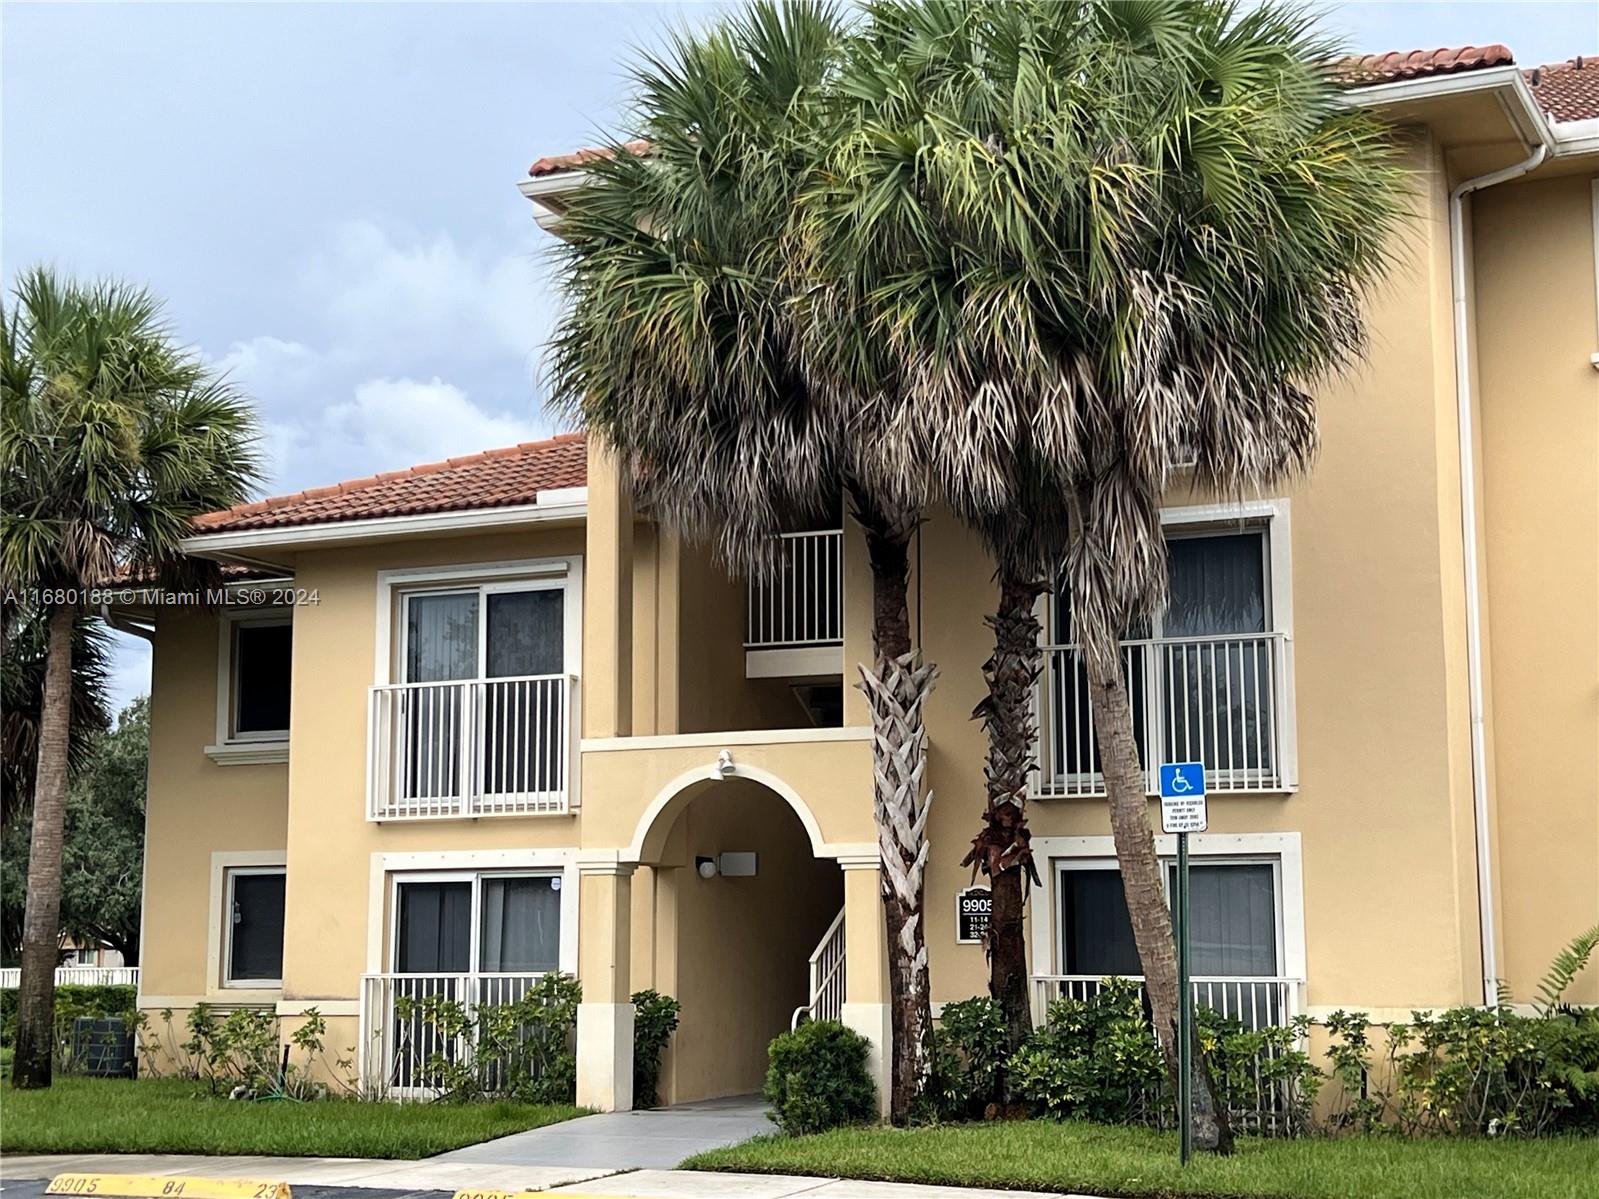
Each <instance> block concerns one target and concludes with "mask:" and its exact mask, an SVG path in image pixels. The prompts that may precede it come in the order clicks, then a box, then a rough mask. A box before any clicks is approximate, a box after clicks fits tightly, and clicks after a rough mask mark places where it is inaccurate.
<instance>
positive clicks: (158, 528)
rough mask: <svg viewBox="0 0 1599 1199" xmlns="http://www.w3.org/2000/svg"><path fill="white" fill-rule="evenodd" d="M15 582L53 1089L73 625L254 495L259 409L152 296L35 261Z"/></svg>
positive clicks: (6, 506)
mask: <svg viewBox="0 0 1599 1199" xmlns="http://www.w3.org/2000/svg"><path fill="white" fill-rule="evenodd" d="M0 385H3V404H4V408H3V412H0V429H3V438H0V512H3V514H4V515H3V517H0V521H3V523H0V582H3V585H4V587H5V589H6V590H7V592H8V593H10V595H11V597H12V598H13V599H20V600H21V601H22V602H24V603H26V604H28V605H30V606H32V607H34V608H36V609H37V610H38V612H39V613H40V618H41V619H42V620H43V621H44V622H45V625H46V628H47V630H48V632H47V635H46V656H45V668H44V682H43V690H42V697H41V701H40V707H39V721H38V734H37V756H38V761H37V767H36V770H35V776H34V782H33V833H32V840H31V844H30V850H29V856H28V895H27V904H26V911H25V915H24V924H23V948H22V979H21V983H20V985H19V988H18V996H17V1037H16V1057H15V1061H14V1064H13V1068H12V1083H13V1085H15V1086H18V1087H46V1086H49V1085H50V1071H51V1049H52V1039H53V1034H52V1029H53V1015H54V1004H55V990H54V978H55V959H56V946H57V940H58V937H59V934H60V931H61V930H60V913H61V853H62V825H63V820H64V815H65V805H66V792H67V768H68V758H69V745H70V739H71V709H72V688H73V655H72V646H73V630H74V628H75V626H76V625H77V623H78V622H79V620H80V619H81V618H82V617H83V616H85V615H86V614H90V613H92V612H94V611H96V610H97V609H98V603H96V602H95V596H94V594H93V590H94V589H95V588H96V587H99V586H103V585H105V584H106V583H108V582H109V581H111V580H113V579H115V578H117V577H118V576H119V574H120V573H122V572H128V571H135V572H145V571H154V572H159V571H161V570H162V569H163V568H166V567H168V566H170V565H171V564H172V563H173V562H174V561H175V560H176V559H177V558H178V549H177V546H178V541H179V539H180V538H181V537H183V535H184V534H185V533H186V532H187V530H188V524H189V521H190V519H191V518H192V517H194V516H197V515H199V514H200V513H202V512H208V511H211V510H213V509H216V508H221V507H226V506H228V505H230V504H235V503H238V502H239V501H241V500H243V499H245V498H247V495H248V493H249V491H250V489H251V487H252V486H253V484H254V481H255V479H256V476H257V467H256V455H255V430H256V426H255V419H254V417H253V415H252V414H251V412H250V409H249V407H248V406H247V404H246V403H245V402H244V400H243V399H242V397H241V396H240V395H239V394H238V393H237V392H236V391H235V390H234V389H233V388H232V387H230V386H229V385H227V384H225V383H222V382H219V381H217V380H216V379H214V378H212V377H211V376H210V375H209V373H208V372H207V370H206V368H205V367H204V365H203V364H202V363H201V362H200V361H199V359H198V358H196V357H195V355H193V354H192V353H191V352H189V351H187V350H185V349H184V348H183V347H182V346H181V345H179V344H178V343H177V342H176V341H175V340H174V339H173V336H172V333H171V331H170V329H169V328H168V327H167V325H166V324H165V322H164V321H163V319H162V316H161V307H160V304H159V303H158V302H157V301H156V300H155V299H154V298H153V297H152V296H151V295H150V294H149V293H148V292H146V291H144V290H142V289H140V288H135V287H130V286H127V285H126V284H122V283H114V282H106V283H96V284H80V283H76V282H71V281H66V280H62V279H59V278H57V276H56V275H55V274H54V272H52V271H51V270H49V269H47V268H33V269H30V270H28V271H26V272H24V273H23V274H22V275H21V277H20V278H19V279H18V280H17V283H16V286H15V289H14V293H13V296H12V299H11V303H10V304H9V305H8V306H4V305H0Z"/></svg>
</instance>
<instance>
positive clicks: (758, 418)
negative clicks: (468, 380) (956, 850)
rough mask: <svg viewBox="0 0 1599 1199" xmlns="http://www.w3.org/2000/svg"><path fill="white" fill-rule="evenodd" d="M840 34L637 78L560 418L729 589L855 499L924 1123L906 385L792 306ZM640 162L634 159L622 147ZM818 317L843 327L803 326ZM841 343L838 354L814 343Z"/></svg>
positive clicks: (587, 221)
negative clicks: (889, 431) (701, 543)
mask: <svg viewBox="0 0 1599 1199" xmlns="http://www.w3.org/2000/svg"><path fill="white" fill-rule="evenodd" d="M845 36H846V25H845V22H844V21H843V20H842V19H841V17H840V16H839V14H838V13H837V12H836V11H835V10H834V9H833V8H832V7H830V6H828V5H825V4H819V3H803V4H791V5H782V6H779V5H777V4H774V3H757V4H754V5H752V6H750V7H749V8H747V9H745V10H743V11H741V12H740V13H738V14H736V15H734V16H733V17H731V18H729V19H727V20H725V21H723V22H721V23H719V24H716V25H714V26H712V27H711V28H710V29H708V30H706V31H702V32H699V33H696V34H679V35H675V36H672V37H670V38H669V39H668V43H667V48H666V50H665V52H664V53H662V54H660V55H655V56H647V57H646V58H645V59H644V60H643V62H642V64H641V65H640V66H638V67H637V68H636V69H635V70H634V72H633V81H634V84H635V88H636V105H635V111H634V113H633V117H632V124H633V128H632V129H631V130H630V131H629V139H631V138H644V139H647V141H648V143H649V146H650V150H649V153H648V155H644V156H641V155H638V154H632V153H625V152H623V153H618V154H617V155H616V156H615V157H614V158H612V159H610V160H608V161H599V162H596V163H593V164H592V165H591V166H590V167H589V168H588V170H589V174H590V176H591V178H590V179H589V181H588V183H587V185H586V186H585V187H583V188H582V189H580V191H579V193H578V195H577V197H576V199H575V201H574V202H573V203H572V205H571V207H570V209H569V210H568V211H567V213H566V214H565V215H564V216H563V224H562V228H561V234H562V238H563V245H562V247H561V248H559V249H558V251H557V253H558V254H560V255H561V257H562V259H563V262H564V270H563V272H562V277H563V279H564V281H565V287H566V290H567V299H568V303H567V306H566V309H565V313H564V315H563V318H562V320H561V323H560V326H559V329H558V331H557V334H556V337H555V339H554V342H553V347H552V355H551V359H550V367H551V375H552V378H553V390H554V391H555V392H556V393H557V395H558V396H559V398H560V402H561V403H563V404H564V406H565V408H566V410H567V411H568V412H569V413H570V414H572V415H573V416H575V417H576V418H577V419H578V420H580V421H581V423H582V424H583V425H584V426H585V427H587V428H588V429H589V430H590V432H591V433H592V434H593V435H595V436H596V437H598V438H599V439H600V440H602V442H603V443H604V444H605V445H606V446H607V447H608V449H609V450H610V451H611V452H613V453H615V454H616V455H617V456H618V457H619V459H620V460H621V462H622V464H623V465H624V467H626V468H627V469H629V470H630V471H631V472H632V476H633V478H634V480H635V492H636V496H637V498H638V500H639V502H640V503H641V504H642V505H643V506H645V507H647V509H648V510H649V511H650V512H651V514H652V515H653V516H654V517H655V519H656V520H657V521H659V522H660V523H661V524H662V525H663V526H664V527H667V528H670V529H673V530H675V531H676V532H678V533H679V534H681V535H683V536H685V537H687V538H690V539H699V540H708V541H711V542H713V543H714V545H715V547H716V549H717V551H718V555H719V557H720V558H721V559H722V560H723V561H724V562H725V563H727V564H728V565H730V566H731V567H733V568H735V569H739V570H745V571H760V570H763V569H767V568H768V567H769V565H770V563H769V554H770V552H771V545H772V537H773V535H774V534H777V533H780V532H784V531H787V530H792V529H796V528H804V527H808V526H807V523H806V522H808V521H812V520H815V519H817V518H819V517H821V516H822V515H824V514H825V513H827V512H829V511H831V510H833V509H834V508H835V507H836V505H837V503H838V497H839V496H840V495H841V494H842V495H844V496H845V497H847V500H848V505H849V510H850V513H851V517H852V519H853V520H854V521H855V522H856V523H857V524H858V525H859V526H860V527H861V529H862V531H863V533H864V536H865V541H866V546H867V550H868V556H869V559H870V563H871V570H872V579H873V635H874V656H873V661H872V663H871V664H870V665H869V666H865V665H863V666H862V667H861V686H862V688H863V689H864V691H865V693H866V696H867V699H868V702H869V704H870V707H871V711H872V719H873V724H874V727H875V729H876V734H877V736H876V739H875V742H874V759H875V766H876V769H875V771H874V780H875V781H874V811H875V813H876V817H877V827H878V830H879V842H880V848H881V851H882V859H883V903H884V914H885V922H886V926H887V934H888V942H889V946H890V952H889V958H890V969H889V974H890V993H891V994H890V998H891V1009H892V1027H893V1044H892V1049H891V1062H892V1066H891V1075H892V1079H893V1082H892V1086H891V1088H890V1092H891V1093H890V1110H891V1114H892V1115H893V1117H894V1118H895V1119H896V1120H904V1119H905V1118H907V1116H908V1115H909V1113H910V1110H911V1106H912V1103H913V1100H914V1098H915V1096H916V1094H917V1093H918V1092H919V1090H920V1086H921V1083H922V1081H923V1079H924V1078H925V1075H926V1071H927V1067H928V1061H929V1055H928V1037H929V1034H930V1031H931V1026H932V1016H931V1006H930V999H929V988H928V981H927V951H926V945H925V933H924V927H923V920H922V889H923V888H922V879H923V874H924V871H925V868H926V862H927V854H928V849H927V841H926V835H925V834H926V821H927V813H928V806H927V805H928V803H929V801H930V797H927V796H924V795H923V794H922V777H923V773H924V762H925V754H924V750H925V740H926V738H925V732H924V729H923V723H922V704H923V701H924V699H925V697H926V695H927V693H928V691H929V690H930V689H931V687H932V684H933V679H934V673H935V672H934V669H933V668H932V667H931V666H930V665H927V664H925V663H923V662H922V661H921V658H920V655H919V653H918V651H917V649H916V647H915V646H914V645H913V643H912V640H911V631H910V620H909V606H908V604H907V602H906V591H907V584H908V578H909V546H910V543H911V539H912V537H913V536H914V533H915V530H916V528H917V526H918V523H919V521H920V518H921V510H922V503H923V501H924V498H925V476H924V475H922V474H921V473H919V472H918V471H917V470H916V468H915V465H914V463H911V462H908V461H904V460H897V461H896V460H891V459H890V458H888V457H886V456H885V454H884V452H883V446H884V444H885V440H886V439H885V438H883V437H881V436H880V432H881V426H882V424H883V423H884V421H885V420H886V419H887V416H886V415H885V414H887V413H890V412H891V411H892V407H891V403H889V402H887V401H888V399H889V398H890V397H891V396H892V394H893V393H894V391H895V387H894V381H893V380H891V379H887V378H885V377H884V376H883V375H882V374H881V372H882V370H883V368H884V366H885V365H886V364H885V361H884V360H883V359H882V358H881V356H880V355H877V354H875V353H874V351H873V347H872V346H871V345H870V344H868V343H867V342H866V340H865V339H864V338H863V336H862V329H861V326H860V323H859V322H858V321H855V320H853V319H852V318H851V316H850V311H851V310H850V305H851V304H852V303H855V302H857V300H856V298H855V297H852V296H850V295H848V294H844V293H842V292H840V291H833V292H829V293H828V294H826V295H825V296H824V295H821V294H820V293H817V294H813V295H810V296H809V297H808V299H809V303H808V304H807V305H805V306H802V305H801V304H799V303H798V298H799V297H800V296H801V295H804V294H805V289H807V288H809V287H811V286H812V284H813V283H814V279H813V277H812V275H811V274H810V272H809V271H808V269H807V268H806V266H805V264H806V263H807V262H808V261H809V260H810V259H811V258H812V257H813V256H814V253H813V248H812V247H809V246H807V245H806V244H805V242H804V240H803V235H804V234H805V233H806V230H805V229H804V228H803V227H802V225H801V223H800V222H799V221H798V220H797V219H796V214H797V212H798V198H799V197H800V196H801V195H802V194H803V193H804V192H805V191H807V190H808V189H810V188H812V187H815V186H818V185H819V183H820V182H821V180H820V179H819V175H818V172H819V171H820V170H821V168H822V166H823V164H825V162H826V160H827V156H828V154H829V148H830V146H831V145H832V143H833V142H834V141H836V139H837V138H838V137H839V135H840V132H841V129H840V126H839V125H838V121H837V118H838V115H839V111H840V110H839V107H838V106H837V104H836V103H834V102H833V100H832V97H831V92H830V89H831V84H832V81H833V78H834V76H835V75H836V73H837V69H838V65H839V52H840V48H841V45H842V42H843V39H844V37H845ZM629 139H621V138H619V139H617V144H618V145H619V146H620V145H621V144H622V143H623V142H624V141H626V140H629ZM821 309H825V311H826V313H827V317H828V319H826V320H820V319H817V320H808V319H802V315H801V314H802V312H809V313H811V314H812V315H814V314H815V313H816V312H817V311H818V310H821ZM824 329H825V330H826V331H828V333H829V334H830V335H831V336H830V337H823V336H821V335H820V331H821V330H824Z"/></svg>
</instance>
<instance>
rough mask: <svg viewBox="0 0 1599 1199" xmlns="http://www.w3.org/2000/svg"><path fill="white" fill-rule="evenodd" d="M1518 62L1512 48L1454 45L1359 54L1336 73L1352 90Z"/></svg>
mask: <svg viewBox="0 0 1599 1199" xmlns="http://www.w3.org/2000/svg"><path fill="white" fill-rule="evenodd" d="M1515 61H1516V58H1515V55H1513V54H1511V52H1510V47H1509V46H1501V45H1500V44H1499V43H1497V42H1495V43H1494V44H1493V45H1491V46H1453V47H1449V46H1446V47H1442V48H1440V49H1437V50H1390V51H1388V53H1386V54H1358V55H1351V56H1350V57H1348V58H1344V59H1340V60H1339V61H1338V63H1337V64H1336V66H1335V68H1334V71H1335V73H1336V74H1337V76H1338V77H1339V79H1340V81H1341V82H1343V83H1345V84H1348V85H1349V86H1351V87H1362V86H1366V85H1369V84H1374V83H1394V82H1396V81H1398V80H1400V79H1421V78H1424V77H1426V76H1429V75H1453V74H1455V73H1456V72H1458V71H1478V70H1482V69H1483V68H1484V67H1507V66H1509V65H1511V64H1512V63H1513V62H1515Z"/></svg>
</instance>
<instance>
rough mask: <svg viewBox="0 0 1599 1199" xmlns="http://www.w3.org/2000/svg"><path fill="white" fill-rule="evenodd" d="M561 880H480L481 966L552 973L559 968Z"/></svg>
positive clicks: (500, 969)
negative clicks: (481, 889) (481, 886)
mask: <svg viewBox="0 0 1599 1199" xmlns="http://www.w3.org/2000/svg"><path fill="white" fill-rule="evenodd" d="M560 886H561V880H560V879H559V878H548V877H540V878H486V879H484V880H483V942H482V948H481V950H480V953H481V955H482V968H483V969H484V970H487V971H489V972H491V973H492V972H495V971H505V972H515V971H521V970H539V971H543V970H555V969H557V968H558V967H559V965H560V946H561V891H560Z"/></svg>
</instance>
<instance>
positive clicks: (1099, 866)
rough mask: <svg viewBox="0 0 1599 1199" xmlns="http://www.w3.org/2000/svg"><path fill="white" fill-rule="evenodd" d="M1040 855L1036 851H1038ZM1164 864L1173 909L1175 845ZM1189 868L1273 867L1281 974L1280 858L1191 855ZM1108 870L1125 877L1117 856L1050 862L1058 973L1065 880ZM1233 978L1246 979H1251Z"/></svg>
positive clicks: (1163, 857) (1062, 949) (1164, 887)
mask: <svg viewBox="0 0 1599 1199" xmlns="http://www.w3.org/2000/svg"><path fill="white" fill-rule="evenodd" d="M1035 852H1036V851H1035ZM1157 856H1158V858H1159V861H1160V867H1161V872H1160V885H1161V890H1162V891H1164V892H1165V894H1166V903H1167V906H1168V907H1169V906H1170V905H1171V901H1172V895H1171V877H1172V875H1171V872H1172V868H1173V867H1175V865H1176V857H1177V849H1176V846H1175V845H1174V846H1173V847H1172V852H1171V853H1170V854H1158V855H1157ZM1188 864H1189V866H1190V867H1193V866H1270V867H1271V886H1272V914H1273V922H1274V924H1275V934H1276V940H1275V943H1274V944H1273V946H1272V955H1273V957H1274V958H1275V959H1276V962H1277V967H1278V970H1279V971H1281V969H1282V965H1283V962H1284V960H1285V959H1286V957H1287V948H1288V947H1287V940H1288V939H1287V936H1286V935H1285V934H1284V931H1283V863H1282V857H1281V855H1279V854H1207V855H1204V856H1200V855H1196V854H1194V853H1192V852H1191V853H1190V854H1189V859H1188ZM1080 870H1082V871H1086V870H1108V871H1111V872H1113V873H1116V874H1120V873H1121V863H1120V862H1118V861H1117V860H1116V858H1115V857H1114V856H1112V857H1108V858H1055V859H1053V860H1052V861H1051V862H1050V873H1051V883H1052V890H1051V891H1050V894H1049V901H1050V919H1051V920H1052V921H1054V922H1055V925H1056V934H1055V942H1054V943H1055V955H1054V957H1053V958H1052V959H1051V960H1052V961H1053V962H1054V963H1055V965H1056V966H1058V967H1060V969H1057V970H1056V971H1055V973H1057V974H1064V973H1066V970H1065V964H1066V930H1065V929H1064V928H1062V927H1060V907H1059V904H1060V890H1061V885H1060V883H1061V876H1062V875H1064V874H1066V873H1067V872H1068V871H1080ZM1230 977H1238V978H1246V977H1251V976H1249V975H1237V976H1230ZM1259 977H1269V978H1280V977H1283V975H1282V974H1281V973H1278V974H1272V975H1263V976H1259Z"/></svg>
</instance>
